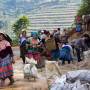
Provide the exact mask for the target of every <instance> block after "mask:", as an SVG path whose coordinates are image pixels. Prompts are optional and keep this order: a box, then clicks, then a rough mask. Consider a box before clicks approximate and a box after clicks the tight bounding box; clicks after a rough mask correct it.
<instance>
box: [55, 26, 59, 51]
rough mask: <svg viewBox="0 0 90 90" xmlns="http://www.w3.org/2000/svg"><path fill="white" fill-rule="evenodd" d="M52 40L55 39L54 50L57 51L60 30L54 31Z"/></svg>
mask: <svg viewBox="0 0 90 90" xmlns="http://www.w3.org/2000/svg"><path fill="white" fill-rule="evenodd" d="M53 36H54V38H55V43H56V48H57V50H59V46H58V44H59V43H60V28H58V29H57V30H55V31H54V35H53Z"/></svg>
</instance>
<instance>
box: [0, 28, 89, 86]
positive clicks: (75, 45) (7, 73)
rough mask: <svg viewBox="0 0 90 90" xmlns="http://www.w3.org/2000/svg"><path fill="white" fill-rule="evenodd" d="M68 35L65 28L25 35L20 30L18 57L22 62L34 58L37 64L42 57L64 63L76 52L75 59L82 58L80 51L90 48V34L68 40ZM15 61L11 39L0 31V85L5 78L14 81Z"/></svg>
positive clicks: (24, 32)
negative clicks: (61, 30) (13, 65)
mask: <svg viewBox="0 0 90 90" xmlns="http://www.w3.org/2000/svg"><path fill="white" fill-rule="evenodd" d="M69 37H70V36H69V35H68V33H67V30H64V31H63V34H61V33H60V28H58V29H57V30H54V31H53V32H52V33H50V32H49V31H46V30H43V31H39V32H38V33H33V34H31V36H30V37H27V34H26V31H22V33H21V34H20V36H19V42H20V52H21V53H20V57H21V58H22V60H23V63H24V64H25V63H26V60H25V59H26V58H25V57H28V58H34V59H35V60H36V61H37V66H39V65H41V62H42V61H43V59H42V57H45V58H47V60H51V61H60V60H61V64H62V65H64V64H65V61H67V62H68V64H70V63H71V61H73V60H74V59H73V57H74V56H75V55H74V54H76V56H77V61H78V62H80V61H81V60H82V57H81V53H82V52H83V51H85V50H88V49H89V48H90V36H89V35H88V34H84V35H82V36H81V37H80V38H79V39H76V40H73V41H71V42H69V41H68V38H69ZM13 63H15V61H14V59H13V51H12V48H11V40H10V38H9V37H8V35H6V34H3V33H0V87H4V86H5V80H6V79H9V81H10V82H9V84H8V85H12V84H13V83H14V79H13V67H12V64H13Z"/></svg>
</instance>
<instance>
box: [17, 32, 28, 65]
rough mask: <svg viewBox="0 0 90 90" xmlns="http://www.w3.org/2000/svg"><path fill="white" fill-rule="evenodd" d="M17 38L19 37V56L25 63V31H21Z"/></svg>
mask: <svg viewBox="0 0 90 90" xmlns="http://www.w3.org/2000/svg"><path fill="white" fill-rule="evenodd" d="M19 39H20V57H21V58H22V60H23V64H25V54H26V44H27V37H26V31H22V34H21V36H20V38H19Z"/></svg>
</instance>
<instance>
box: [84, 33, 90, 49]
mask: <svg viewBox="0 0 90 90" xmlns="http://www.w3.org/2000/svg"><path fill="white" fill-rule="evenodd" d="M83 37H84V38H85V39H84V43H85V48H86V50H88V49H89V48H90V36H89V35H88V34H84V35H83Z"/></svg>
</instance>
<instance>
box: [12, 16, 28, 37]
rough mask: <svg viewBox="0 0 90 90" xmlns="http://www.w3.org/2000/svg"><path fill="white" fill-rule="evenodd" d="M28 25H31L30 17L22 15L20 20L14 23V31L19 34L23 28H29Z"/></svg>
mask: <svg viewBox="0 0 90 90" xmlns="http://www.w3.org/2000/svg"><path fill="white" fill-rule="evenodd" d="M28 26H29V19H28V17H26V16H22V17H21V18H20V19H19V20H17V21H16V22H15V23H14V24H13V31H14V33H15V34H16V36H19V34H20V32H21V31H22V30H23V29H27V27H28Z"/></svg>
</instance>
